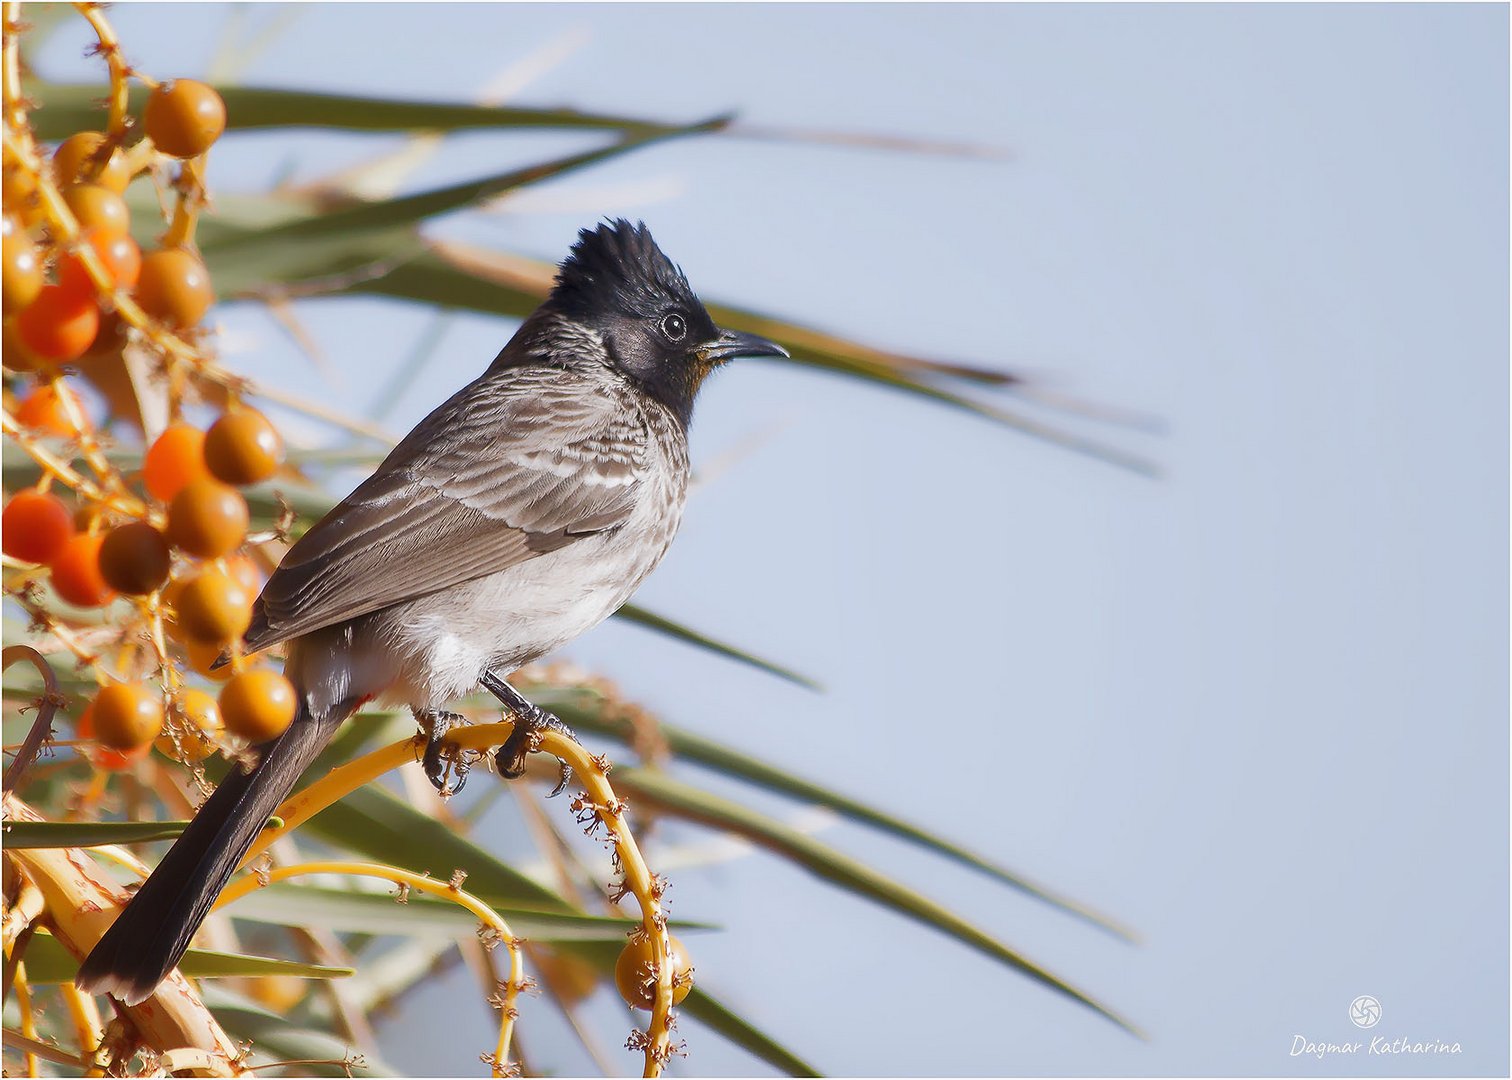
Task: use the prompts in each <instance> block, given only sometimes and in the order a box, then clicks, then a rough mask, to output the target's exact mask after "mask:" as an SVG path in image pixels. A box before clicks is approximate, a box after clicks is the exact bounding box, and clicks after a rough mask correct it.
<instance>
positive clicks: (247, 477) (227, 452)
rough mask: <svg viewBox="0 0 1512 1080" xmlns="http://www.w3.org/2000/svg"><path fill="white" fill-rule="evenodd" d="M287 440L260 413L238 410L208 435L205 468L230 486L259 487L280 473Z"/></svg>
mask: <svg viewBox="0 0 1512 1080" xmlns="http://www.w3.org/2000/svg"><path fill="white" fill-rule="evenodd" d="M282 460H283V439H282V438H281V437H280V436H279V434H278V431H277V430H276V429H275V428H274V427H273V425H272V424H270V423H268V418H267V417H266V416H264V415H263V414H262V413H260V412H258V411H257V410H256V409H234V410H233V411H231V412H228V413H227V414H226V415H225V416H222V417H221V418H220V419H219V420H217V421H216V422H215V423H213V424H211V425H210V430H209V431H208V432H207V433H206V434H205V464H206V465H207V466H209V468H210V471H211V473H213V474H214V475H215V477H216V478H217V479H219V480H224V481H225V482H226V483H228V484H237V485H242V484H255V483H257V482H258V481H260V480H266V479H267V478H268V477H270V476H272V475H273V474H274V473H275V472H276V471H278V464H279V462H280V461H282Z"/></svg>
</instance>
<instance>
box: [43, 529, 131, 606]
mask: <svg viewBox="0 0 1512 1080" xmlns="http://www.w3.org/2000/svg"><path fill="white" fill-rule="evenodd" d="M104 542H105V538H104V537H103V536H101V535H100V534H99V533H80V534H78V535H77V536H74V537H73V538H72V539H70V540H69V541H68V543H66V544H64V545H63V550H62V551H60V552H58V554H57V555H56V556H55V557H54V558H53V560H52V562H51V563H49V564H48V565H49V566H50V567H51V568H52V583H53V588H54V589H55V590H57V593H58V595H59V596H61V597H62V598H63V599H64V600H67V601H68V602H69V603H70V604H73V605H74V606H75V607H86V608H89V607H103V606H105V605H106V604H108V603H110V601H111V600H113V599H115V590H113V589H112V588H111V587H110V585H109V584H108V583H107V582H106V581H105V576H104V575H103V574H101V573H100V547H101V545H103V544H104Z"/></svg>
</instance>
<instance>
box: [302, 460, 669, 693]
mask: <svg viewBox="0 0 1512 1080" xmlns="http://www.w3.org/2000/svg"><path fill="white" fill-rule="evenodd" d="M682 487H683V485H682V483H681V477H678V478H677V486H676V488H675V489H673V488H671V487H670V481H669V488H668V490H667V491H666V492H665V493H663V492H655V493H651V494H649V495H648V497H647V498H645V499H643V500H642V502H641V505H640V507H638V508H637V510H636V511H635V512H634V513H633V514H632V515H631V516H630V518H629V520H627V521H626V522H625V524H624V525H623V526H621V527H619V528H617V529H614V530H612V531H610V532H606V533H601V534H598V535H595V536H588V537H584V538H583V539H581V540H576V541H574V542H572V543H570V544H568V545H567V546H565V547H562V548H558V549H557V550H556V551H552V552H547V553H546V554H543V555H538V556H536V557H534V558H532V559H529V560H527V561H525V562H523V563H519V564H517V565H515V566H511V567H509V568H508V569H506V570H504V571H502V572H500V573H497V574H492V575H490V576H488V577H483V578H477V579H475V580H473V581H470V582H466V583H464V584H462V585H457V586H453V587H452V588H449V589H445V590H443V591H441V592H438V593H432V594H431V595H429V596H422V597H419V598H417V599H414V600H408V601H405V602H404V603H401V604H395V605H393V606H392V607H388V608H385V609H383V610H381V611H377V612H374V613H372V614H370V615H365V616H362V617H361V618H358V619H356V620H354V621H353V622H352V623H350V624H347V625H345V626H341V627H331V628H329V629H326V630H320V631H316V632H315V633H313V634H309V635H306V636H305V637H303V638H300V639H298V640H297V641H294V642H291V643H290V647H289V659H288V662H287V667H286V670H287V671H288V672H289V674H290V677H291V678H292V679H294V681H295V682H296V684H298V685H299V686H301V687H303V688H304V690H305V692H306V693H307V694H308V695H309V698H310V704H311V707H312V708H314V709H317V710H319V709H322V708H324V707H329V706H331V705H334V704H335V703H337V702H339V701H344V700H348V699H351V698H358V699H361V698H369V697H373V698H378V699H379V700H383V701H386V702H389V703H394V704H404V705H410V706H412V707H415V708H427V709H436V708H441V707H443V706H445V705H446V703H447V702H449V701H452V700H454V699H456V698H458V697H461V696H463V695H465V694H468V693H470V692H472V691H473V690H474V689H475V688H476V687H477V685H478V681H479V680H480V679H481V678H482V677H483V674H484V673H485V672H487V671H495V672H497V673H499V674H501V675H506V674H508V673H509V672H511V671H513V670H515V669H516V668H518V667H522V666H524V665H525V664H528V663H531V662H532V661H534V660H536V659H539V658H540V657H542V656H545V655H546V654H548V653H550V652H552V651H553V650H555V649H557V648H559V647H560V646H562V645H564V644H566V643H567V642H569V641H571V640H572V639H573V638H575V637H577V636H578V635H580V634H582V633H584V632H586V631H588V630H591V629H592V628H593V627H595V626H597V625H598V624H599V623H601V622H603V621H604V619H606V618H608V617H609V616H610V615H612V614H613V613H614V612H615V611H617V610H618V609H619V608H620V606H621V605H623V604H624V603H625V601H626V600H628V599H629V598H630V596H631V594H632V593H634V592H635V590H636V588H637V587H638V586H639V585H640V583H641V581H643V580H644V579H645V577H646V575H647V574H649V573H650V572H651V571H652V570H653V569H655V567H656V564H657V563H659V562H660V561H661V558H662V556H663V555H664V554H665V553H666V550H667V546H668V545H669V544H670V543H671V541H672V536H673V534H674V533H676V531H677V526H678V524H679V523H680V521H681V518H682V507H683V490H682ZM667 496H674V497H671V498H669V497H667ZM669 507H670V509H669ZM395 572H398V573H402V572H403V570H402V568H396V571H395Z"/></svg>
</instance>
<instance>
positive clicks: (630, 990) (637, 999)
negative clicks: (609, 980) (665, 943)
mask: <svg viewBox="0 0 1512 1080" xmlns="http://www.w3.org/2000/svg"><path fill="white" fill-rule="evenodd" d="M667 937H668V940H669V941H670V942H671V943H672V953H671V959H672V978H673V980H674V981H673V983H672V1004H674V1005H680V1004H681V1003H682V1000H683V998H685V997H687V996H688V992H689V991H691V990H692V989H693V979H692V974H691V973H692V970H693V969H692V967H691V966H690V965H689V963H688V950H687V947H686V946H684V945H683V943H682V942H681V941H678V940H677V938H675V937H672V935H670V934H668V935H667ZM654 963H655V956H654V955H653V954H652V952H651V939H650V938H648V937H646V935H645V934H644V933H642V932H640V931H637V932H636V933H635V935H634V936H633V937H631V938H630V940H629V941H628V942H626V943H625V947H624V949H623V950H622V951H621V952H620V954H619V959H618V960H616V961H615V962H614V985H615V986H617V987H618V988H619V992H620V997H622V998H624V999H625V1002H626V1004H628V1005H629V1006H630V1007H631V1008H635V1009H649V1008H651V1007H652V1006H653V1005H654V1004H655V1003H656V973H655V971H654V970H653V965H654Z"/></svg>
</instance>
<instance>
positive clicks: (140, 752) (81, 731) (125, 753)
mask: <svg viewBox="0 0 1512 1080" xmlns="http://www.w3.org/2000/svg"><path fill="white" fill-rule="evenodd" d="M74 730H75V732H76V733H77V734H78V736H79V738H81V739H94V737H95V722H94V703H93V702H90V704H89V705H88V706H86V707H85V709H84V712H83V713H82V714H80V716H79V720H78V723H77V724H75V725H74ZM147 749H148V747H147V744H146V743H143V744H142V745H141V746H138V747H136V748H135V749H133V750H111V749H109V748H108V747H105V746H100V745H98V744H96V745H95V746H93V747H91V748H90V749H89V750H88V751H86V753H87V755H88V757H89V760H90V761H92V762H94V763H95V765H97V766H98V767H99V768H102V769H104V770H105V771H106V772H119V771H120V770H121V769H125V768H127V767H129V766H130V765H132V764H134V763H136V762H138V761H140V760H141V759H142V758H144V757H146V756H147Z"/></svg>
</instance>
